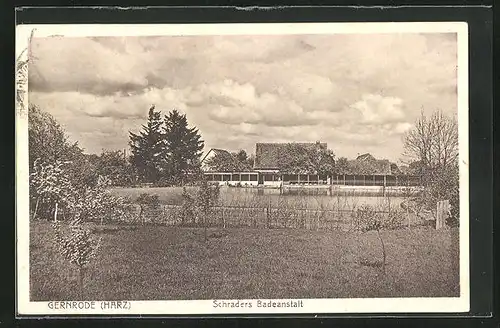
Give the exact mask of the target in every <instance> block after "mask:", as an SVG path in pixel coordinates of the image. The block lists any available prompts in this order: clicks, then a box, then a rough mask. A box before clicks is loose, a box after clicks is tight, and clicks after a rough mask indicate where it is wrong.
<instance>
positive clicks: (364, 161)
mask: <svg viewBox="0 0 500 328" xmlns="http://www.w3.org/2000/svg"><path fill="white" fill-rule="evenodd" d="M349 165H350V166H351V168H352V169H353V171H354V173H355V174H374V175H390V174H391V172H392V171H391V162H389V160H387V159H376V158H375V157H373V155H371V154H370V153H366V154H362V155H359V156H358V157H356V159H355V160H352V161H349Z"/></svg>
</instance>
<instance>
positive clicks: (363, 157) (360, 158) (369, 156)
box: [356, 153, 375, 161]
mask: <svg viewBox="0 0 500 328" xmlns="http://www.w3.org/2000/svg"><path fill="white" fill-rule="evenodd" d="M374 159H375V157H373V156H372V154H370V153H366V154H363V155H359V156H358V157H356V160H358V161H366V160H370V161H371V160H374Z"/></svg>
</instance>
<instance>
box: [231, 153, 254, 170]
mask: <svg viewBox="0 0 500 328" xmlns="http://www.w3.org/2000/svg"><path fill="white" fill-rule="evenodd" d="M232 155H233V156H234V157H235V158H236V159H237V160H238V162H240V163H241V169H242V170H251V169H252V168H253V162H254V160H255V156H254V155H253V154H251V155H248V154H247V152H246V151H245V150H244V149H240V150H238V151H237V152H236V153H233V154H232Z"/></svg>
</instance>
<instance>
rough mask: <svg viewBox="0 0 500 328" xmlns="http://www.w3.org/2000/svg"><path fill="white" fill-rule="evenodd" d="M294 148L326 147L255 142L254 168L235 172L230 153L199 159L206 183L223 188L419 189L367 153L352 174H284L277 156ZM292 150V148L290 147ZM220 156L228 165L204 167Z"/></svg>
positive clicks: (322, 146) (218, 151) (417, 181)
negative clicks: (236, 186)
mask: <svg viewBox="0 0 500 328" xmlns="http://www.w3.org/2000/svg"><path fill="white" fill-rule="evenodd" d="M293 146H300V147H302V148H305V149H308V150H327V149H328V145H327V144H326V143H321V142H312V143H257V144H256V145H255V160H254V165H253V169H248V170H247V169H245V170H239V171H238V170H234V169H233V168H232V165H230V164H231V162H232V161H233V160H235V161H237V160H236V159H235V158H234V157H233V156H232V155H231V153H229V152H228V151H226V150H222V149H211V150H210V151H209V152H208V153H207V154H206V155H205V156H204V158H203V160H202V169H203V170H204V174H205V176H206V177H207V179H208V180H209V181H213V182H218V183H219V184H222V185H240V186H259V185H261V186H267V187H283V186H284V185H324V186H329V185H336V186H340V187H342V186H365V187H393V186H394V187H396V186H419V185H420V184H421V182H420V177H419V176H409V175H395V174H393V171H394V170H393V169H391V166H392V165H391V162H390V161H389V160H386V159H380V160H379V159H376V158H375V157H374V156H372V155H371V154H369V153H366V154H362V155H359V156H358V157H357V158H356V159H354V160H351V161H349V166H350V167H351V169H352V171H353V172H352V174H336V173H335V172H331V173H329V174H318V172H314V171H312V170H306V169H305V170H304V171H301V172H298V173H297V172H286V170H284V169H283V167H280V166H281V165H280V163H281V160H280V157H281V156H283V155H284V154H285V152H290V151H293ZM290 147H292V148H290ZM214 156H223V157H224V158H226V159H227V160H226V162H228V163H229V165H228V166H226V167H222V168H221V169H219V170H217V171H213V170H211V169H210V167H209V166H208V165H207V162H209V160H210V158H212V157H214Z"/></svg>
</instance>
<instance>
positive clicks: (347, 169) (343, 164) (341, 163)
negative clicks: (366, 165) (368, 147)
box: [335, 157, 352, 174]
mask: <svg viewBox="0 0 500 328" xmlns="http://www.w3.org/2000/svg"><path fill="white" fill-rule="evenodd" d="M351 171H352V169H351V166H350V165H349V161H348V160H347V158H345V157H340V158H339V159H338V160H337V162H336V163H335V172H337V174H351Z"/></svg>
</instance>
